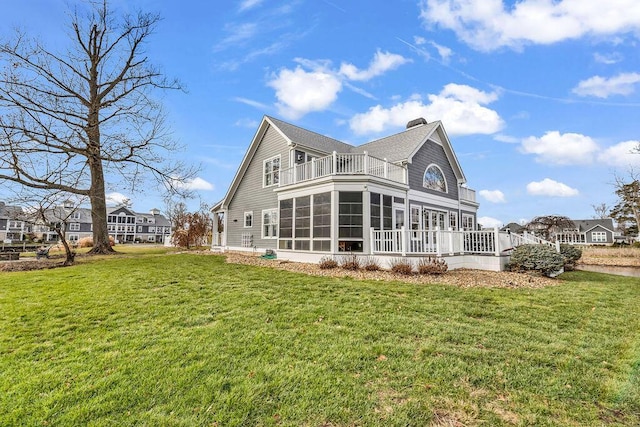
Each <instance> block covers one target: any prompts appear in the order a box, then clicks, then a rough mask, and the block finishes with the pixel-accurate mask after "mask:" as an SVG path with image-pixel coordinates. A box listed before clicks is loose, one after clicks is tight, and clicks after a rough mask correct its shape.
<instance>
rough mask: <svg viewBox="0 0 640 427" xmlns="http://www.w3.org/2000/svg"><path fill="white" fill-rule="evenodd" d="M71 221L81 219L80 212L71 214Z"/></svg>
mask: <svg viewBox="0 0 640 427" xmlns="http://www.w3.org/2000/svg"><path fill="white" fill-rule="evenodd" d="M71 219H80V212H77V211H76V212H73V213H71Z"/></svg>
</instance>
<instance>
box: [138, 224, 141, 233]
mask: <svg viewBox="0 0 640 427" xmlns="http://www.w3.org/2000/svg"><path fill="white" fill-rule="evenodd" d="M138 233H142V226H141V225H139V226H138Z"/></svg>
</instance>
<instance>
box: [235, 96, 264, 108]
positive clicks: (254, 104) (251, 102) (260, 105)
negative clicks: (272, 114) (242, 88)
mask: <svg viewBox="0 0 640 427" xmlns="http://www.w3.org/2000/svg"><path fill="white" fill-rule="evenodd" d="M233 100H234V101H236V102H241V103H243V104H246V105H249V106H251V107H255V108H257V109H259V110H263V111H264V110H266V109H268V108H269V107H268V106H267V104H263V103H262V102H258V101H254V100H253V99H248V98H242V97H240V96H236V97H235V98H233Z"/></svg>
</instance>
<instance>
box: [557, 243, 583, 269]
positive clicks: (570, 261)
mask: <svg viewBox="0 0 640 427" xmlns="http://www.w3.org/2000/svg"><path fill="white" fill-rule="evenodd" d="M560 255H562V256H563V257H564V269H565V270H574V269H575V267H576V262H578V260H579V259H580V258H581V257H582V249H580V248H578V247H576V246H573V245H560Z"/></svg>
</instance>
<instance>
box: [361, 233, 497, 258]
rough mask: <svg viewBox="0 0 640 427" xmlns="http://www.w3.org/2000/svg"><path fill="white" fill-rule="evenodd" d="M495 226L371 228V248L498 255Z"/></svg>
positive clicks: (375, 250) (393, 251)
mask: <svg viewBox="0 0 640 427" xmlns="http://www.w3.org/2000/svg"><path fill="white" fill-rule="evenodd" d="M500 242H501V240H500V238H499V232H498V229H494V230H489V231H487V230H482V231H463V230H406V229H404V228H402V229H400V230H374V229H371V248H372V252H373V253H374V254H401V255H407V254H415V255H458V254H480V255H495V256H499V255H500V250H501V249H500V246H501V245H500Z"/></svg>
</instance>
